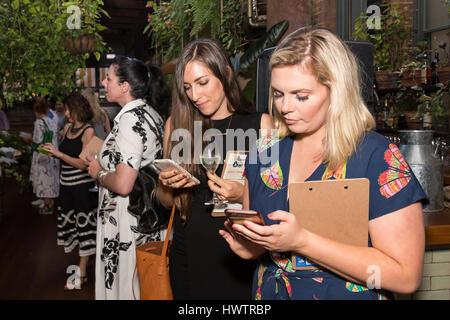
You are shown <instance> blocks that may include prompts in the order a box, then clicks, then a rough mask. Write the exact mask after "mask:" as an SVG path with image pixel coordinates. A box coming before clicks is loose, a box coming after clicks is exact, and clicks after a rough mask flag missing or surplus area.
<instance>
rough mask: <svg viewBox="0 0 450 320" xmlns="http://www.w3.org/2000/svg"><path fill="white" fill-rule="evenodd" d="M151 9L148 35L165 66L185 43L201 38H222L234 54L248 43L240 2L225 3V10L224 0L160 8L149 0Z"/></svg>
mask: <svg viewBox="0 0 450 320" xmlns="http://www.w3.org/2000/svg"><path fill="white" fill-rule="evenodd" d="M147 7H151V8H152V9H153V12H152V13H151V14H149V15H148V17H147V21H148V24H147V26H146V27H145V29H144V34H147V35H148V36H149V37H150V39H151V40H150V45H151V46H152V47H153V48H155V49H156V51H157V54H158V56H159V57H160V59H161V62H162V63H166V62H168V61H170V60H172V59H175V58H176V57H178V55H179V54H180V52H181V50H182V49H183V47H184V45H185V44H187V43H189V42H190V41H191V40H193V39H196V38H198V37H200V36H204V37H212V38H216V39H219V40H220V41H221V42H222V44H223V46H224V48H225V49H226V50H227V51H228V52H229V53H230V54H232V55H234V54H236V53H237V52H238V51H239V46H240V45H241V44H242V42H243V41H244V33H243V32H242V21H243V20H242V8H241V2H240V1H236V0H233V1H223V10H222V11H221V8H220V0H211V1H210V0H172V1H164V2H161V3H160V4H159V5H158V4H157V3H156V1H148V2H147ZM205 30H208V31H209V34H204V31H205Z"/></svg>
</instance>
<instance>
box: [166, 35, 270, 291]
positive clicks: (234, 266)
mask: <svg viewBox="0 0 450 320" xmlns="http://www.w3.org/2000/svg"><path fill="white" fill-rule="evenodd" d="M252 111H253V108H252V106H251V105H250V103H249V102H248V101H246V99H245V98H244V96H243V94H242V92H241V90H240V88H239V85H238V82H237V79H236V77H235V75H234V73H233V70H232V66H231V63H230V60H229V58H228V56H227V54H226V52H225V50H224V49H223V47H222V46H221V44H220V43H219V42H217V41H215V40H212V39H199V40H196V41H193V42H191V43H189V44H188V45H187V46H186V47H185V48H184V49H183V51H182V53H181V55H180V57H179V58H178V61H177V65H176V71H175V88H174V94H173V104H172V109H171V114H170V117H169V119H168V121H167V123H166V130H165V134H164V156H165V158H175V157H177V156H178V154H176V153H177V152H176V150H178V144H177V143H176V142H175V141H173V140H177V139H176V138H175V137H176V136H177V135H178V133H179V132H180V129H183V131H184V132H186V133H189V134H190V139H189V141H191V142H190V143H189V144H188V145H187V146H186V148H185V149H184V150H183V152H185V153H184V154H183V158H184V160H183V161H182V162H183V163H182V165H183V167H185V168H186V169H187V170H188V171H189V172H190V173H192V174H193V175H194V176H196V177H198V178H199V179H200V180H201V183H200V185H198V186H194V183H193V182H189V180H188V179H187V178H186V176H185V175H184V174H182V173H180V172H179V171H177V170H170V171H164V172H161V174H160V176H159V180H160V184H159V187H158V189H157V196H158V198H159V200H160V201H161V203H162V204H163V205H164V206H165V207H167V208H169V207H170V206H172V204H173V203H175V204H176V207H177V209H178V210H179V212H180V215H177V216H176V217H175V219H174V225H173V226H174V236H173V243H172V247H171V250H170V276H171V283H172V289H173V293H174V297H175V299H250V298H251V283H250V281H249V279H246V277H247V276H250V275H251V272H252V268H253V266H254V265H253V263H252V262H243V261H239V260H237V259H236V257H235V256H234V255H233V254H232V252H231V251H230V250H229V249H228V248H227V246H226V245H224V243H223V241H222V240H221V238H220V236H219V234H218V231H219V229H220V228H222V227H223V224H224V221H225V218H223V217H212V215H211V210H212V208H211V207H210V206H205V201H207V200H209V199H211V197H212V193H213V192H215V193H216V194H217V195H218V197H219V198H220V199H222V200H223V199H226V200H228V201H229V202H234V203H239V202H242V199H241V196H242V193H243V185H242V184H241V183H240V182H237V181H232V180H226V179H222V178H220V176H221V172H222V169H223V166H222V165H220V166H219V168H218V170H217V174H211V173H209V172H208V173H206V174H205V170H204V169H203V168H202V166H201V165H200V164H199V163H200V162H199V154H196V152H190V151H195V149H196V148H195V147H194V145H195V144H196V143H199V145H200V146H202V147H203V146H205V145H206V143H205V141H202V140H203V134H204V133H205V132H206V131H207V130H208V129H213V131H214V130H216V132H217V134H218V135H217V136H216V137H215V138H214V141H217V142H219V140H221V138H224V137H225V135H228V136H227V139H226V140H227V141H228V140H230V141H232V143H226V144H225V143H224V144H223V145H226V146H225V148H223V150H220V152H221V153H222V159H225V156H226V154H227V152H229V151H234V150H239V151H246V150H248V148H249V146H250V145H251V144H252V143H254V141H249V140H251V139H250V138H249V139H245V136H246V134H244V131H245V132H246V133H251V132H252V133H253V136H254V139H255V140H256V138H257V135H258V133H259V129H269V128H271V127H272V120H271V117H270V116H269V115H267V114H261V113H254V112H252ZM199 125H201V130H200V132H198V130H196V128H197V127H198V126H199ZM234 130H236V131H237V130H243V131H241V132H242V135H239V134H236V133H235V132H234ZM208 131H209V130H208ZM209 132H211V131H209ZM238 132H239V131H238ZM198 133H199V134H201V136H198ZM196 134H197V135H196ZM233 134H234V138H232V139H228V138H229V137H232V136H233ZM240 137H242V138H243V139H242V140H241V142H243V143H242V144H241V145H242V146H241V148H238V147H237V143H236V141H237V140H240ZM244 139H245V141H244ZM222 140H225V139H222ZM222 142H223V141H222ZM238 142H239V141H238ZM200 152H201V151H200ZM208 179H209V180H208Z"/></svg>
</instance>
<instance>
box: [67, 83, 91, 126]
mask: <svg viewBox="0 0 450 320" xmlns="http://www.w3.org/2000/svg"><path fill="white" fill-rule="evenodd" d="M63 103H64V105H65V106H66V108H68V109H69V113H70V116H71V117H72V119H74V120H75V119H76V120H77V121H80V122H82V123H87V122H89V121H91V120H92V118H93V117H94V113H93V112H92V109H91V106H90V105H89V101H87V99H86V98H85V97H83V96H82V95H81V93H79V92H78V91H74V92H72V93H71V94H70V95H68V96H67V97H66V98H64V100H63Z"/></svg>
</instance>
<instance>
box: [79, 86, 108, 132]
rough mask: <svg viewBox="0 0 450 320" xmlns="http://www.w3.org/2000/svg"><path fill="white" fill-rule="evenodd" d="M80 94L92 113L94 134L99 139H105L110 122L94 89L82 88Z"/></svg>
mask: <svg viewBox="0 0 450 320" xmlns="http://www.w3.org/2000/svg"><path fill="white" fill-rule="evenodd" d="M81 94H82V95H83V97H85V98H86V100H87V101H89V105H90V106H91V108H92V112H93V113H94V117H93V118H92V124H93V126H94V130H95V135H96V136H97V137H99V138H100V139H102V140H105V137H107V136H108V134H109V133H110V131H111V123H110V122H109V117H108V114H107V113H106V111H105V110H103V109H102V108H101V107H100V103H99V101H98V97H97V95H96V94H95V91H94V89H92V88H84V89H83V90H81Z"/></svg>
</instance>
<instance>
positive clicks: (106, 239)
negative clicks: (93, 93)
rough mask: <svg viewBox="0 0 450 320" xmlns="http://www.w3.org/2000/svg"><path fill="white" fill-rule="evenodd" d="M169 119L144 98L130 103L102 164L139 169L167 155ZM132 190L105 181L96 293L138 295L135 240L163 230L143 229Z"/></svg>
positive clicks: (117, 296)
mask: <svg viewBox="0 0 450 320" xmlns="http://www.w3.org/2000/svg"><path fill="white" fill-rule="evenodd" d="M163 133H164V122H163V120H162V118H161V117H160V116H159V114H158V113H157V112H156V111H155V110H154V109H153V108H152V107H149V106H148V105H147V104H146V103H145V102H144V101H143V100H141V99H137V100H134V101H132V102H130V103H128V104H126V105H125V106H124V107H123V108H122V109H121V111H120V112H119V114H118V115H117V116H116V117H115V118H114V126H113V128H112V130H111V132H110V134H109V135H108V136H107V137H106V139H105V142H104V143H103V147H102V149H101V152H100V159H99V161H100V164H101V166H102V167H103V168H104V169H105V170H107V171H110V172H114V171H115V170H116V166H117V165H118V164H120V163H124V164H126V165H128V166H130V167H132V168H133V169H135V170H139V168H141V167H144V166H146V165H148V164H150V163H151V162H152V161H153V160H154V159H157V158H161V157H162V152H163V150H162V137H163ZM128 204H129V197H128V196H125V197H123V196H120V195H119V194H117V193H115V192H113V191H110V190H108V189H107V188H104V187H101V188H100V191H99V209H98V218H97V256H96V280H95V281H96V283H95V296H96V299H108V300H116V299H134V297H136V299H139V279H138V276H137V272H136V273H134V271H135V266H136V246H139V245H141V244H143V243H145V242H147V241H151V240H160V239H161V237H162V236H163V234H160V233H159V232H157V233H155V234H152V235H144V234H140V233H139V232H138V231H137V230H136V225H137V221H136V218H135V217H133V216H132V215H131V214H129V213H128V209H127V207H128Z"/></svg>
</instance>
